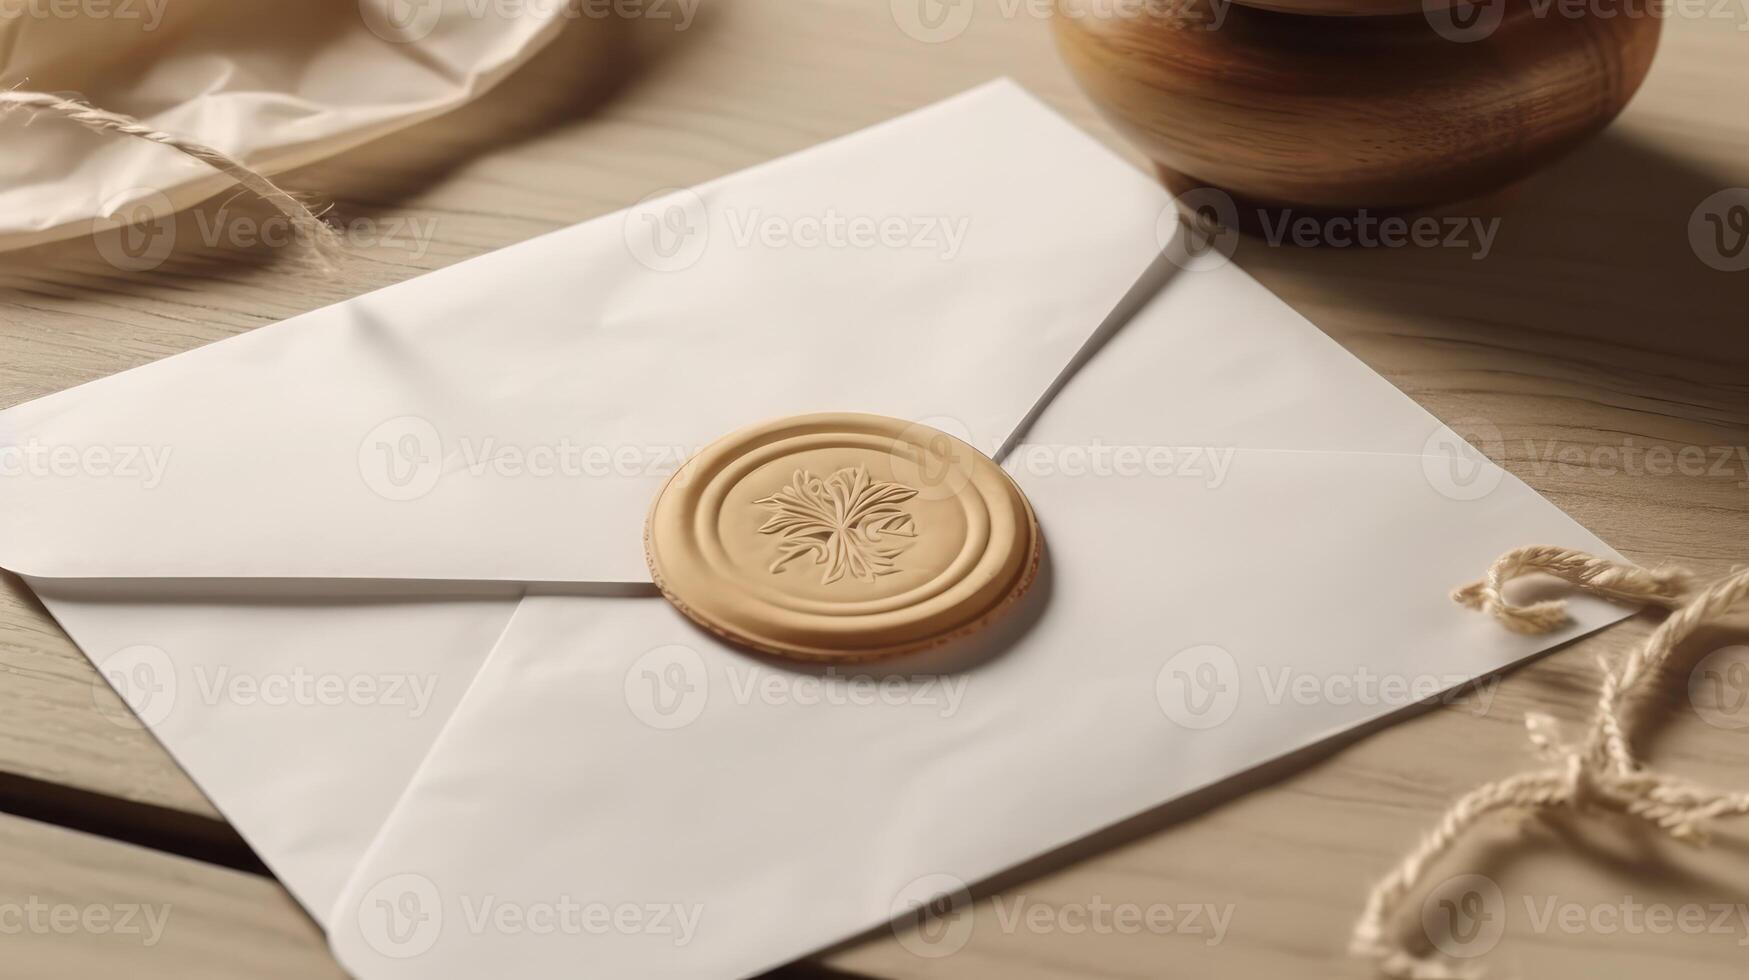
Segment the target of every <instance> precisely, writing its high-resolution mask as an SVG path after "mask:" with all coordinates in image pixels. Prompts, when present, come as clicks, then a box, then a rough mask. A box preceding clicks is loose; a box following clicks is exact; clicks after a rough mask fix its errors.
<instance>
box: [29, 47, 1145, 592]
mask: <svg viewBox="0 0 1749 980" xmlns="http://www.w3.org/2000/svg"><path fill="white" fill-rule="evenodd" d="M1167 204H1168V201H1167V198H1166V196H1165V194H1164V193H1163V192H1162V191H1161V190H1160V189H1159V188H1158V187H1156V186H1155V185H1154V184H1153V182H1152V181H1150V180H1148V179H1147V178H1146V177H1145V176H1144V175H1142V174H1141V173H1140V172H1138V171H1136V170H1135V169H1133V168H1132V167H1130V166H1129V165H1127V164H1126V163H1124V162H1123V161H1122V160H1120V159H1119V158H1117V157H1116V156H1114V155H1113V154H1111V153H1110V152H1109V151H1107V150H1105V149H1104V148H1102V147H1101V146H1099V145H1098V144H1097V143H1096V142H1094V141H1093V140H1092V139H1091V138H1089V137H1087V136H1086V135H1085V134H1082V133H1080V132H1079V131H1078V130H1076V129H1075V128H1074V127H1072V126H1070V125H1068V124H1067V123H1065V122H1064V121H1063V120H1061V119H1060V118H1058V117H1057V116H1055V115H1054V114H1053V113H1051V112H1049V111H1048V110H1046V109H1045V108H1044V107H1042V106H1041V105H1040V104H1038V103H1037V102H1036V101H1034V100H1033V99H1032V98H1030V97H1029V96H1027V95H1026V94H1024V93H1023V92H1022V91H1021V90H1020V89H1019V88H1018V87H1016V86H1014V85H1012V84H1011V83H1006V82H1000V83H994V84H991V85H988V86H985V87H983V88H980V89H976V90H974V91H972V92H969V93H966V94H965V95H962V96H959V97H957V98H954V99H951V100H949V101H947V102H944V103H941V104H939V105H936V106H932V107H930V108H927V109H924V110H921V111H919V112H917V113H914V114H912V115H910V116H907V117H903V118H901V119H898V120H894V121H892V122H889V123H885V124H882V125H880V126H876V127H874V128H872V129H869V130H865V131H863V132H860V133H857V134H854V135H851V136H848V137H844V138H841V139H838V140H834V141H832V142H830V143H828V144H826V145H824V146H822V147H818V148H815V149H813V150H810V151H806V152H804V153H801V154H797V155H795V156H792V157H788V158H785V159H782V160H778V161H774V162H772V163H768V164H764V165H761V166H759V167H755V168H753V169H751V170H748V171H745V172H742V173H740V174H736V175H732V176H729V177H725V178H722V179H720V180H717V181H715V182H712V183H710V184H706V185H704V186H702V187H700V188H698V189H697V190H696V191H681V192H675V193H673V194H670V195H667V196H664V197H661V198H659V199H656V200H653V201H650V202H647V203H646V204H643V205H640V206H639V207H637V208H634V209H632V210H630V211H628V212H624V213H621V214H615V215H609V216H606V217H603V218H599V219H596V220H593V221H589V222H586V223H584V224H581V225H578V226H575V227H572V228H567V229H565V230H562V231H558V232H555V233H552V234H550V235H546V236H544V237H541V238H538V239H535V240H532V241H529V242H526V243H523V244H521V245H518V246H515V247H512V248H507V249H504V250H502V251H499V252H495V253H492V254H489V255H485V256H482V257H480V258H477V259H473V260H470V261H467V262H463V263H460V264H457V265H455V266H452V267H450V268H447V269H444V270H441V271H439V272H435V273H432V274H429V275H426V276H423V277H421V278H418V279H415V280H412V281H409V282H405V283H402V284H399V285H396V286H392V287H389V288H386V289H383V290H380V291H378V292H375V293H372V294H369V295H366V296H362V297H359V298H357V299H353V300H349V301H347V302H343V303H340V304H337V305H335V306H331V307H327V308H325V309H321V310H317V311H314V312H311V313H308V314H305V315H302V316H299V317H295V318H293V319H291V320H288V321H285V322H283V323H280V324H277V325H274V326H272V327H267V328H262V329H259V330H256V331H253V332H252V333H249V334H246V335H243V336H240V337H237V338H234V339H231V340H227V341H223V342H221V343H217V344H213V345H211V346H208V347H206V348H203V349H200V350H197V351H193V352H191V353H188V354H184V355H181V356H178V357H173V358H169V359H166V360H163V361H160V362H157V363H155V364H151V365H148V366H146V367H143V368H139V369H136V370H133V371H129V372H126V373H124V374H120V375H117V376H115V377H112V378H108V379H105V380H103V381H99V382H96V383H93V384H90V385H86V386H83V387H81V388H78V389H74V390H71V391H68V392H63V393H61V394H58V395H54V396H50V397H48V398H44V399H41V400H39V401H36V402H32V403H29V404H26V405H22V406H18V407H16V408H13V409H11V410H9V411H7V412H5V413H0V446H12V447H15V448H14V449H12V450H10V451H12V452H16V453H19V454H20V457H19V458H21V459H23V458H31V459H38V460H39V461H40V460H42V459H46V458H47V457H45V456H44V455H43V454H44V453H60V454H61V456H60V457H57V458H60V459H61V460H62V461H63V462H65V461H66V460H68V459H75V458H76V459H77V460H78V462H75V463H74V464H72V465H70V466H67V465H62V466H53V467H50V466H34V465H33V466H25V467H23V468H22V472H18V473H15V474H13V475H12V476H11V477H10V478H8V479H5V480H0V565H3V566H5V567H7V568H10V569H13V570H15V571H18V572H21V573H24V574H28V575H32V576H37V577H92V578H98V577H102V578H132V577H286V578H290V577H316V578H342V579H344V578H385V579H390V578H411V579H467V580H511V581H567V582H593V581H618V582H639V581H647V573H646V571H645V568H644V563H643V558H642V552H641V543H640V532H641V523H642V519H643V516H644V513H645V510H646V508H647V507H648V504H649V501H650V499H651V496H652V495H653V493H654V491H655V490H656V488H657V487H658V486H659V485H660V483H661V481H662V480H663V479H664V478H665V477H666V476H667V475H668V474H669V473H670V472H671V471H672V470H673V468H674V467H675V465H676V463H677V461H678V458H679V457H680V456H682V455H685V454H687V453H690V452H691V451H693V450H695V449H696V448H697V447H699V446H700V445H703V444H704V443H706V442H708V441H710V440H711V439H714V438H715V437H717V436H718V435H720V434H722V433H724V432H726V431H729V430H731V429H734V428H736V427H738V426H741V425H743V424H747V423H750V422H753V421H757V420H760V419H763V418H769V417H773V416H780V415H785V414H791V413H799V412H815V411H824V410H856V411H867V412H875V413H880V414H887V415H893V416H898V417H904V418H914V419H920V420H946V423H945V424H946V426H947V427H950V428H958V429H959V430H960V431H961V432H962V433H964V434H969V435H971V436H972V437H973V438H974V439H975V440H976V441H977V442H978V443H979V444H980V445H985V446H990V447H993V446H996V445H998V444H1000V443H1002V442H1003V441H1004V440H1005V439H1006V438H1007V437H1008V435H1009V434H1010V431H1011V430H1012V429H1013V428H1014V427H1015V426H1016V425H1017V424H1018V423H1019V422H1020V420H1021V419H1022V418H1023V417H1025V415H1026V414H1027V412H1028V411H1029V410H1031V409H1032V407H1033V406H1034V404H1035V402H1036V401H1037V400H1038V399H1039V398H1040V396H1041V395H1042V393H1043V392H1044V391H1045V390H1046V389H1047V387H1048V386H1049V385H1050V383H1051V381H1052V379H1053V378H1054V377H1055V376H1056V375H1057V373H1058V372H1059V371H1060V370H1061V369H1062V368H1063V365H1064V364H1065V363H1067V362H1068V361H1069V359H1070V358H1071V357H1072V355H1073V354H1074V352H1075V351H1076V350H1077V349H1078V348H1079V347H1080V346H1081V345H1082V344H1083V343H1084V342H1085V341H1086V339H1087V338H1088V336H1089V335H1090V334H1092V333H1093V332H1094V331H1095V330H1096V329H1097V328H1098V327H1099V325H1100V323H1101V321H1102V320H1103V319H1105V318H1106V316H1107V315H1108V314H1109V313H1111V311H1112V310H1113V307H1114V306H1115V304H1116V303H1117V301H1118V299H1119V298H1120V297H1121V296H1122V295H1123V294H1124V292H1125V291H1126V289H1128V287H1129V286H1130V285H1131V284H1132V283H1133V282H1134V281H1135V280H1136V279H1137V277H1138V276H1139V275H1140V274H1141V272H1142V271H1143V269H1144V268H1145V267H1146V266H1147V264H1148V263H1149V262H1150V260H1151V259H1153V257H1154V255H1155V254H1156V253H1157V251H1158V249H1159V244H1160V243H1159V241H1158V238H1157V230H1156V229H1157V227H1158V225H1159V223H1160V220H1161V215H1162V213H1163V208H1165V207H1166V206H1167ZM64 447H65V448H64ZM96 449H101V450H103V451H104V453H105V454H106V455H103V456H102V458H103V459H106V460H108V461H109V462H108V463H107V464H106V465H103V466H98V465H95V464H94V463H93V462H92V460H94V459H96V458H97V457H95V456H92V455H91V452H92V451H93V450H96ZM69 452H71V453H72V455H71V456H69V455H67V454H68V453H69ZM26 453H34V454H35V455H34V456H30V457H26V456H25V455H24V454H26ZM124 454H127V455H130V458H132V459H134V460H135V461H136V464H137V465H136V466H135V467H134V468H133V469H131V470H127V471H125V472H124V471H123V469H122V468H120V467H118V465H117V462H116V461H117V460H118V459H119V457H120V456H121V455H124ZM146 458H151V459H155V460H157V461H158V462H159V463H160V464H161V465H158V466H156V467H154V468H147V467H145V466H144V465H143V462H142V461H143V460H144V459H146Z"/></svg>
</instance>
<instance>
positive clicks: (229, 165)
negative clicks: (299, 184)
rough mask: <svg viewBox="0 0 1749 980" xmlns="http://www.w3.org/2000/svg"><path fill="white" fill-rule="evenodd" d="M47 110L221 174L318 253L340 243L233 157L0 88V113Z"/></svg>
mask: <svg viewBox="0 0 1749 980" xmlns="http://www.w3.org/2000/svg"><path fill="white" fill-rule="evenodd" d="M20 109H23V110H26V111H29V112H33V113H34V112H50V113H54V114H56V115H59V116H62V117H64V118H66V119H71V120H73V121H74V122H76V123H79V124H80V125H82V126H84V127H85V128H86V129H89V130H92V131H93V132H98V133H113V134H118V135H122V136H131V137H134V138H136V139H142V140H146V141H148V142H151V143H157V144H159V145H161V146H168V147H170V148H171V149H174V150H177V151H179V152H181V153H184V154H186V155H188V156H190V157H193V158H194V159H196V160H199V161H201V162H202V163H204V164H206V165H208V166H210V167H212V168H213V169H215V170H218V171H219V172H221V173H223V174H224V175H225V176H227V177H229V178H231V179H232V180H234V181H236V182H237V183H238V184H240V185H242V186H243V187H244V188H246V189H247V190H249V191H251V192H253V193H254V194H255V195H256V196H258V197H260V198H261V199H262V200H264V201H266V202H267V203H268V204H271V205H272V206H273V207H274V209H275V210H277V211H279V213H280V214H282V215H284V216H285V217H286V219H287V220H288V221H290V222H291V224H292V228H293V229H294V230H295V231H297V232H299V233H300V234H301V235H302V236H304V237H305V239H306V240H307V241H309V242H311V243H313V244H314V245H315V247H316V251H317V253H318V255H319V256H320V257H322V258H323V259H324V261H325V260H326V258H327V255H328V252H329V250H330V249H332V248H334V247H335V246H337V245H338V243H339V235H338V234H336V232H335V231H334V228H333V226H331V225H329V224H328V223H327V222H326V221H323V220H322V217H321V216H320V215H318V214H317V213H316V212H314V211H312V210H310V208H309V206H308V205H306V204H304V202H302V201H300V200H298V199H297V198H296V197H294V196H293V195H292V194H291V193H290V192H288V191H286V190H285V189H284V188H281V187H280V186H279V185H278V184H275V183H274V182H273V181H271V180H269V179H267V178H266V177H265V176H263V175H261V174H260V173H258V172H256V171H254V170H251V169H250V168H249V167H248V166H246V165H244V164H243V163H241V162H239V161H238V160H236V159H235V158H233V157H231V156H229V155H227V154H225V153H223V152H221V151H219V150H217V149H214V148H213V147H210V146H207V145H206V144H204V143H197V142H195V141H193V140H189V139H183V138H182V137H179V136H175V135H173V134H170V133H166V132H162V131H160V130H156V129H152V128H151V127H149V126H146V125H144V124H143V123H141V122H140V121H139V120H138V119H134V118H132V117H130V116H124V115H122V114H120V113H117V112H107V111H105V110H103V109H99V108H97V107H95V106H93V105H91V104H90V103H89V102H84V101H82V100H79V99H72V98H67V97H64V96H60V95H52V94H49V93H46V92H19V91H0V115H4V114H6V113H8V112H13V111H16V110H20Z"/></svg>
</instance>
